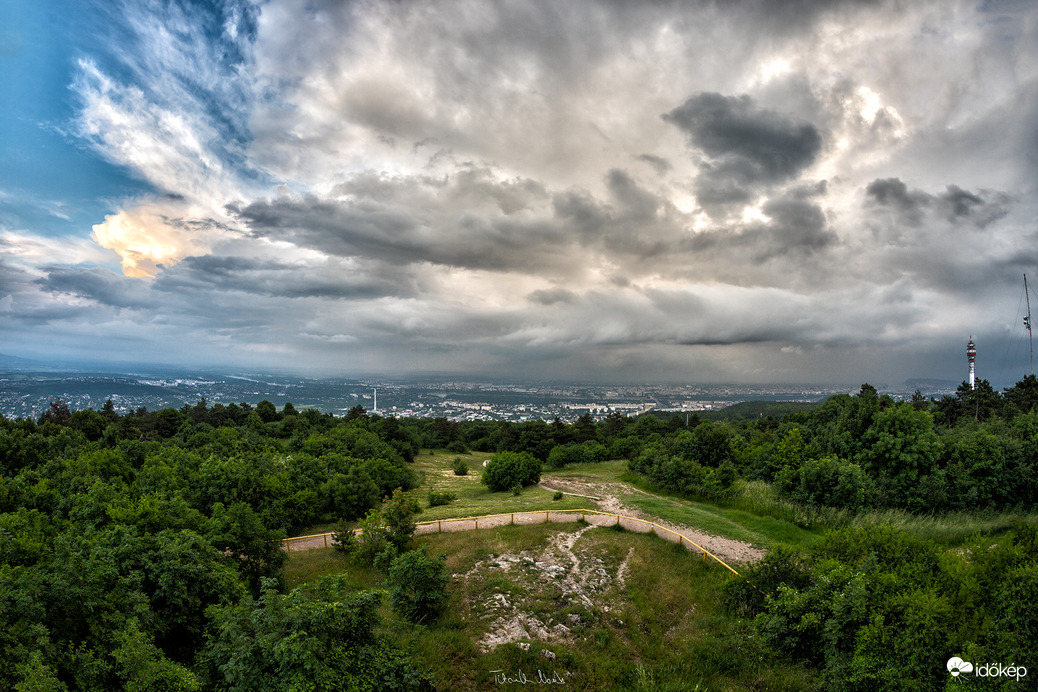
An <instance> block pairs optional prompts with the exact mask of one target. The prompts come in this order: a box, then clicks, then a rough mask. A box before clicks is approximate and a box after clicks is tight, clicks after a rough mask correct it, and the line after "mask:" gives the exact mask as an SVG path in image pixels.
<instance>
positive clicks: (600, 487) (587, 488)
mask: <svg viewBox="0 0 1038 692" xmlns="http://www.w3.org/2000/svg"><path fill="white" fill-rule="evenodd" d="M539 487H541V488H544V489H545V490H553V491H557V490H561V491H562V492H564V493H569V494H570V495H577V496H579V497H586V498H589V499H591V500H594V501H595V503H596V504H597V505H598V508H599V509H600V510H602V511H603V512H611V513H613V514H626V515H627V516H630V517H634V518H636V519H644V520H645V521H651V522H653V523H655V524H659V525H660V526H663V527H665V528H668V529H670V530H671V531H676V532H677V533H680V534H683V535H684V536H686V537H688V538H689V539H691V540H693V541H695V542H696V543H698V544H699V545H701V546H703V547H704V548H706V549H707V550H709V551H710V552H711V553H714V554H715V555H717V556H718V557H720V558H721V559H723V560H725V561H727V562H732V563H735V562H756V561H757V560H759V559H761V558H762V557H764V551H763V550H761V549H760V548H756V547H754V546H752V545H750V544H749V543H745V542H743V541H737V540H735V539H732V538H722V537H721V536H714V535H712V534H708V533H703V532H702V531H699V530H697V529H696V528H694V527H692V526H687V525H685V524H674V523H671V522H667V521H664V520H662V519H660V518H659V517H657V516H653V515H650V514H646V513H645V512H642V511H641V510H639V509H637V508H636V507H631V506H629V505H625V504H624V503H623V501H622V500H620V493H621V492H636V493H641V494H643V495H648V496H649V497H655V498H658V499H661V500H665V499H666V498H662V497H660V496H659V495H653V494H652V493H647V492H645V491H644V490H639V489H638V488H632V487H631V486H629V485H625V484H623V483H603V482H590V481H581V480H577V479H572V478H550V479H547V480H542V481H541V482H540V484H539ZM661 536H663V537H664V538H666V537H667V536H666V534H661Z"/></svg>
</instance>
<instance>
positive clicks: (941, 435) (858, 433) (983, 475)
mask: <svg viewBox="0 0 1038 692" xmlns="http://www.w3.org/2000/svg"><path fill="white" fill-rule="evenodd" d="M1036 404H1038V381H1036V380H1035V377H1034V376H1032V375H1028V376H1027V377H1025V378H1024V379H1023V380H1022V381H1020V382H1018V383H1017V384H1016V385H1015V386H1013V387H1010V388H1007V389H1006V390H1005V392H1004V393H1003V394H999V393H997V392H995V391H993V390H992V388H991V386H990V384H988V383H987V382H986V381H984V380H981V381H980V382H979V383H978V386H977V388H976V389H970V388H969V386H968V385H965V384H964V385H963V386H961V387H959V389H958V392H957V393H956V394H955V395H954V396H945V397H943V398H941V399H939V400H927V399H926V398H924V397H922V396H921V395H919V394H918V393H917V395H916V396H915V397H914V398H913V400H912V401H908V402H897V401H895V400H893V399H892V398H891V397H889V396H886V395H884V396H880V395H879V394H878V393H877V392H876V390H875V388H873V387H871V386H869V385H867V384H866V385H862V387H861V390H860V391H859V392H858V394H856V395H854V396H851V395H846V394H842V395H837V396H833V397H830V398H829V399H828V400H826V401H825V402H824V403H823V404H821V405H820V406H818V407H816V408H813V409H811V410H810V411H802V412H798V413H792V414H790V415H787V416H785V417H784V418H783V419H782V420H781V421H777V420H775V419H772V418H767V419H760V420H757V421H748V422H744V423H741V424H738V425H733V424H728V423H711V422H702V423H699V424H698V425H696V426H695V427H694V428H693V429H691V430H678V431H676V432H674V433H673V434H670V435H658V436H648V437H645V436H639V437H638V438H637V442H638V444H639V445H640V451H638V452H637V453H636V454H634V455H632V456H631V457H630V459H631V462H630V469H631V470H632V471H634V472H636V473H639V474H642V475H643V476H644V477H646V478H647V479H648V480H650V481H651V482H652V483H653V484H655V485H656V486H658V487H660V488H664V489H667V490H670V491H673V492H678V493H683V494H687V495H689V496H692V497H698V498H707V499H711V498H723V497H725V496H729V495H730V494H731V493H732V492H734V491H733V490H732V486H733V484H734V483H735V481H737V480H739V479H745V480H750V481H753V480H759V481H766V482H768V483H773V484H774V486H775V488H776V489H777V490H778V492H779V494H780V496H782V497H784V498H786V499H788V500H791V501H794V502H797V503H801V504H803V505H806V506H815V507H818V506H829V507H839V508H846V509H849V510H853V511H857V510H862V509H868V508H899V509H904V510H908V511H910V512H915V513H933V512H948V511H960V510H1002V509H1010V508H1023V509H1029V508H1032V507H1034V506H1035V505H1036V503H1038V410H1036V408H1035V406H1036Z"/></svg>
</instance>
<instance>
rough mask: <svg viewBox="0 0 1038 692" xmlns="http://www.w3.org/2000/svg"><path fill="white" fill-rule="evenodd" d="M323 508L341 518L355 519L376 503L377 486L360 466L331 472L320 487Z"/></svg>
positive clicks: (377, 497) (377, 496) (377, 495)
mask: <svg viewBox="0 0 1038 692" xmlns="http://www.w3.org/2000/svg"><path fill="white" fill-rule="evenodd" d="M321 497H322V500H323V504H324V510H325V511H326V512H331V513H332V514H334V515H335V516H337V517H340V518H342V519H357V518H359V517H362V516H364V513H365V512H367V511H368V510H369V509H371V508H372V507H374V506H375V505H376V504H377V503H378V499H379V488H378V486H377V485H375V482H374V481H373V480H371V476H369V475H368V474H367V471H365V470H364V469H363V468H362V467H360V466H359V465H356V464H354V465H353V466H350V468H349V469H348V470H347V471H346V473H344V474H343V473H336V474H333V475H332V477H331V478H329V479H328V481H327V482H326V483H325V484H324V485H323V486H322V487H321Z"/></svg>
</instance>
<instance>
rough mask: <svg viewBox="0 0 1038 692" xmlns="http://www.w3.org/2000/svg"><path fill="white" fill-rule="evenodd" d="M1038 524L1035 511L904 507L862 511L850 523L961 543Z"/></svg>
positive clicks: (937, 540) (934, 539)
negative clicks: (930, 511)
mask: <svg viewBox="0 0 1038 692" xmlns="http://www.w3.org/2000/svg"><path fill="white" fill-rule="evenodd" d="M1021 522H1022V523H1027V524H1038V513H1034V512H1021V511H1009V512H952V513H949V514H940V515H915V514H911V513H909V512H906V511H904V510H901V509H887V510H871V511H868V512H863V513H861V514H859V515H857V516H855V517H854V518H853V519H851V523H853V524H855V525H859V526H864V525H870V524H891V525H893V526H894V527H896V528H898V529H901V530H902V531H907V532H908V533H912V534H915V535H916V536H919V537H920V538H923V539H926V540H931V541H934V542H935V543H940V544H941V545H946V546H956V545H960V544H962V543H963V542H965V541H966V539H968V538H970V537H971V536H974V535H976V534H978V533H980V534H992V535H994V534H998V533H1000V532H1002V531H1005V530H1006V529H1009V528H1011V527H1012V526H1013V525H1014V524H1017V523H1021Z"/></svg>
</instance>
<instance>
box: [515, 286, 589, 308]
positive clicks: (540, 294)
mask: <svg viewBox="0 0 1038 692" xmlns="http://www.w3.org/2000/svg"><path fill="white" fill-rule="evenodd" d="M527 298H528V299H529V300H530V302H533V303H539V304H541V305H554V304H555V303H572V302H573V301H575V300H576V299H577V295H576V294H575V293H574V292H573V291H570V290H567V289H565V288H549V289H541V290H538V291H533V292H532V293H530V295H528V296H527Z"/></svg>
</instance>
